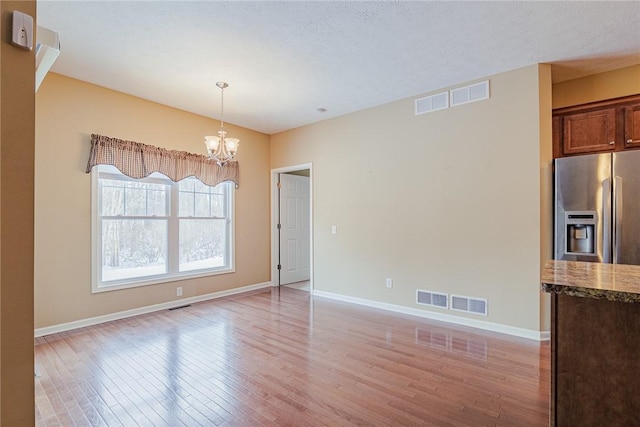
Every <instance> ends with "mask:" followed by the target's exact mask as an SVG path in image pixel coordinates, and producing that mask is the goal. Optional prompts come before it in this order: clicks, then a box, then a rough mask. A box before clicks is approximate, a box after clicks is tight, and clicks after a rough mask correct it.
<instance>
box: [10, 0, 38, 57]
mask: <svg viewBox="0 0 640 427" xmlns="http://www.w3.org/2000/svg"><path fill="white" fill-rule="evenodd" d="M11 43H12V44H13V45H14V46H18V47H19V48H22V49H26V50H32V49H33V17H31V16H29V15H27V14H26V13H22V12H19V11H17V10H14V11H13V23H12V33H11Z"/></svg>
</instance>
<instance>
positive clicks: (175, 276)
mask: <svg viewBox="0 0 640 427" xmlns="http://www.w3.org/2000/svg"><path fill="white" fill-rule="evenodd" d="M99 176H100V168H99V166H98V167H94V168H93V169H92V171H91V293H93V294H95V293H101V292H109V291H116V290H121V289H129V288H137V287H140V286H149V285H157V284H161V283H168V282H175V281H181V280H186V279H196V278H199V277H208V276H217V275H221V274H230V273H235V271H236V270H235V258H236V256H235V247H236V245H235V235H236V233H235V223H236V217H235V215H236V207H235V190H234V189H233V186H232V187H231V191H229V206H230V208H231V215H229V219H230V222H231V224H229V229H228V230H229V236H227V242H228V243H227V244H228V249H227V251H228V255H229V267H228V268H216V269H215V270H198V271H187V272H175V273H168V274H163V275H159V276H145V277H141V278H132V279H125V280H119V281H113V282H111V284H103V283H102V281H101V268H100V266H101V259H102V256H101V255H102V248H101V247H100V246H101V244H102V242H101V240H100V239H98V238H97V236H99V234H98V233H101V232H102V231H101V228H100V221H99V219H98V217H99V215H98V212H99V201H98V196H99V194H98V193H99V191H98V179H99ZM171 203H175V202H174V201H173V200H172V201H171ZM174 208H175V206H174ZM176 212H177V211H176Z"/></svg>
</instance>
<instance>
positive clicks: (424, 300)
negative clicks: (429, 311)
mask: <svg viewBox="0 0 640 427" xmlns="http://www.w3.org/2000/svg"><path fill="white" fill-rule="evenodd" d="M448 301H449V295H448V294H443V293H440V292H431V291H423V290H420V289H418V290H417V291H416V303H417V304H421V305H429V306H431V307H439V308H447V307H448V304H447V303H448Z"/></svg>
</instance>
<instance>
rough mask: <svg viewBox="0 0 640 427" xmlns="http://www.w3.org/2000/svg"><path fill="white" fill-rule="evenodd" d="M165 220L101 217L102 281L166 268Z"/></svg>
mask: <svg viewBox="0 0 640 427" xmlns="http://www.w3.org/2000/svg"><path fill="white" fill-rule="evenodd" d="M166 242H167V220H165V219H157V220H156V219H122V220H120V219H115V220H102V281H103V282H106V281H110V280H119V279H128V278H133V277H142V276H152V275H156V274H164V273H166V272H167V243H166Z"/></svg>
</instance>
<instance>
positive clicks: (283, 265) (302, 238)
mask: <svg viewBox="0 0 640 427" xmlns="http://www.w3.org/2000/svg"><path fill="white" fill-rule="evenodd" d="M312 175H313V173H312V165H311V164H310V163H309V164H302V165H296V166H290V167H285V168H279V169H272V171H271V189H272V195H273V197H272V201H271V212H272V230H273V234H272V242H273V248H272V252H271V265H272V269H271V283H272V284H273V286H284V285H286V286H290V287H294V288H298V289H303V290H309V291H311V290H312V289H313V209H312V206H313V202H312V198H313V194H312V193H313V192H312V188H313V185H312V182H313V176H312Z"/></svg>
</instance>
